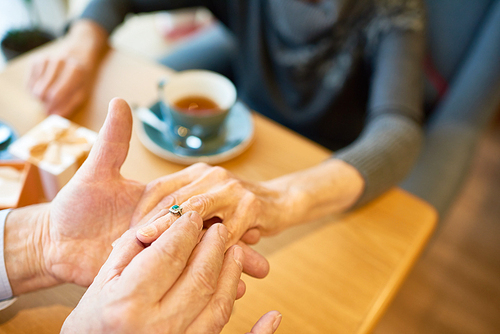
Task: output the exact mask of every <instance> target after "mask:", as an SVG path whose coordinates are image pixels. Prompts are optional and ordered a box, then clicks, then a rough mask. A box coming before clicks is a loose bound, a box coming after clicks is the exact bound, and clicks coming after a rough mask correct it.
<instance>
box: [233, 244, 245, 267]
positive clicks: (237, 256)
mask: <svg viewBox="0 0 500 334" xmlns="http://www.w3.org/2000/svg"><path fill="white" fill-rule="evenodd" d="M233 257H234V261H235V262H236V263H237V264H238V266H239V267H240V269H241V270H243V258H244V255H243V249H242V248H241V247H240V246H236V247H234V253H233Z"/></svg>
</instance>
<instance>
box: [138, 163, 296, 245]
mask: <svg viewBox="0 0 500 334" xmlns="http://www.w3.org/2000/svg"><path fill="white" fill-rule="evenodd" d="M270 185H271V183H250V182H246V181H243V180H241V179H239V178H237V177H236V176H234V175H233V174H232V173H230V172H228V171H227V170H225V169H223V168H221V167H210V166H208V165H206V164H203V163H198V164H195V165H193V166H191V167H188V168H186V169H185V170H183V171H180V172H178V173H175V174H171V175H168V176H165V177H163V178H160V179H158V180H156V181H154V182H153V183H151V184H149V185H148V186H147V188H146V190H145V192H144V194H143V196H142V198H141V202H140V203H139V205H138V207H137V209H136V212H135V213H134V218H133V220H134V219H135V220H138V219H139V218H141V217H142V223H146V222H148V221H149V224H147V225H146V226H144V227H142V228H141V229H140V230H139V231H138V232H137V237H138V239H139V240H140V241H142V242H144V243H150V242H152V241H154V240H155V239H156V238H157V237H158V236H159V235H160V234H161V233H162V232H163V231H165V230H166V229H167V228H168V227H169V226H170V225H171V224H172V223H173V222H174V220H175V219H176V218H177V217H176V215H174V214H168V215H166V213H168V209H169V208H170V207H171V206H173V205H180V206H181V207H182V209H183V210H184V211H191V210H192V211H196V212H198V213H200V215H201V216H202V217H203V219H204V220H205V222H206V225H210V224H211V223H213V222H215V221H222V222H223V223H224V225H226V227H227V228H228V231H229V244H228V245H233V244H236V243H237V241H238V240H240V238H242V237H243V235H245V237H244V238H243V240H244V241H245V242H247V243H250V244H253V243H255V242H257V241H258V239H259V237H260V235H261V234H262V235H270V234H274V233H277V232H279V231H281V230H282V229H284V228H285V227H287V226H288V225H289V224H290V223H291V222H293V221H295V219H296V218H294V217H296V215H295V212H296V211H297V210H295V208H294V207H293V206H292V204H293V203H294V202H295V201H294V200H292V197H293V196H294V195H296V194H294V192H293V190H291V189H287V188H283V187H281V188H280V187H276V186H274V187H271V186H270ZM162 193H163V194H169V195H168V196H166V197H163V198H162V196H161V194H162ZM155 204H156V205H155ZM148 212H149V213H148ZM143 216H144V217H143ZM159 216H163V217H164V218H163V219H157V218H158V217H159ZM247 231H248V233H247Z"/></svg>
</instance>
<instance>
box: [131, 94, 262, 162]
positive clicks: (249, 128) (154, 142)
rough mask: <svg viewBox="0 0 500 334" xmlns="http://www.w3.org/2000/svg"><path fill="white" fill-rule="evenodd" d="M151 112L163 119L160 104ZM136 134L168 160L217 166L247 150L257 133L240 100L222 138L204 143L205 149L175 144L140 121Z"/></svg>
mask: <svg viewBox="0 0 500 334" xmlns="http://www.w3.org/2000/svg"><path fill="white" fill-rule="evenodd" d="M150 110H151V111H152V112H153V113H154V114H156V116H157V117H158V118H160V119H163V117H162V114H161V111H160V103H159V102H157V103H155V104H154V105H152V106H151V107H150ZM137 129H138V131H137V134H138V136H139V140H140V141H141V143H142V144H143V145H144V146H145V147H146V148H147V149H148V150H149V151H151V152H152V153H154V154H156V155H157V156H159V157H161V158H164V159H166V160H169V161H172V162H175V163H178V164H183V165H191V164H193V163H196V162H206V163H209V164H218V163H221V162H224V161H227V160H230V159H232V158H234V157H236V156H238V155H240V154H241V153H243V151H245V150H246V149H247V148H248V147H249V146H250V144H251V142H252V139H253V134H254V127H253V119H252V114H251V112H250V109H249V108H248V107H247V106H246V105H245V104H244V103H243V102H241V101H238V102H236V104H235V105H234V106H233V107H232V108H231V110H230V111H229V115H228V116H227V118H226V122H225V124H224V125H223V128H222V129H221V135H220V136H219V137H217V138H214V139H212V140H210V141H208V142H205V143H203V147H202V149H199V150H195V149H190V148H187V147H182V146H180V145H179V144H176V143H174V142H173V141H172V140H171V139H170V136H167V135H165V134H164V133H163V132H161V131H159V130H157V129H156V128H153V127H151V126H149V125H148V124H146V123H144V122H142V121H139V123H138V126H137Z"/></svg>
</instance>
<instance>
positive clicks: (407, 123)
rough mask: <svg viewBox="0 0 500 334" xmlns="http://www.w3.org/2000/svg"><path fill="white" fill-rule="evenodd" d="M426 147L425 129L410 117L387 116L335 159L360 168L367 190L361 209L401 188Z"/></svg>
mask: <svg viewBox="0 0 500 334" xmlns="http://www.w3.org/2000/svg"><path fill="white" fill-rule="evenodd" d="M421 144H422V130H421V128H420V126H419V125H418V124H416V122H413V121H411V120H409V119H408V118H407V117H404V116H400V115H395V114H386V115H383V116H378V117H376V119H374V120H373V121H371V122H370V124H369V126H368V127H367V129H366V131H364V132H363V133H362V134H361V136H360V137H359V139H358V140H356V141H355V142H354V143H353V144H351V145H349V146H348V147H346V148H344V149H342V150H339V151H338V152H337V153H336V154H335V155H334V156H333V157H334V158H336V159H340V160H343V161H345V162H347V163H348V164H350V165H352V166H353V167H354V168H356V169H357V170H358V171H359V172H360V174H361V175H362V176H363V178H364V179H365V189H364V192H363V194H362V195H361V197H360V198H359V199H358V201H357V202H356V203H355V205H354V207H359V206H361V205H363V204H365V203H367V202H368V201H370V200H372V199H374V198H375V197H377V196H379V195H380V194H382V193H383V192H385V191H386V190H388V189H390V188H391V187H393V186H395V185H397V184H398V183H399V182H400V181H401V180H402V179H403V178H404V177H405V176H406V174H407V173H408V172H409V171H410V170H411V168H412V166H413V164H414V162H415V160H416V158H417V157H418V153H419V151H420V147H421Z"/></svg>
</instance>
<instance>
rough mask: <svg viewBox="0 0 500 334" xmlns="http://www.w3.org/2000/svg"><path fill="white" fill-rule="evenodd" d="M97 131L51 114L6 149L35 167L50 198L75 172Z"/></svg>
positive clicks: (85, 156)
mask: <svg viewBox="0 0 500 334" xmlns="http://www.w3.org/2000/svg"><path fill="white" fill-rule="evenodd" d="M96 139H97V133H95V132H94V131H91V130H89V129H86V128H83V127H80V126H78V125H76V124H74V123H72V122H70V121H68V120H67V119H65V118H62V117H60V116H56V115H51V116H49V117H47V118H46V119H45V120H44V121H43V122H41V123H40V124H38V125H37V126H35V127H34V128H33V129H31V130H30V131H29V132H28V133H26V134H25V135H24V136H22V137H21V138H19V139H18V140H17V141H15V142H14V143H13V144H12V145H11V146H10V147H9V152H10V153H11V154H12V155H13V156H15V157H17V158H19V159H23V160H25V161H28V162H30V163H32V164H33V165H35V166H37V167H38V170H39V174H40V179H41V181H42V185H43V190H44V193H45V197H46V198H47V199H48V200H52V199H53V198H54V197H55V196H56V195H57V192H58V191H59V190H61V188H62V187H64V185H65V184H66V183H68V181H69V180H70V179H71V177H72V176H73V175H74V174H75V173H76V171H77V169H78V168H79V167H80V166H81V165H82V163H83V162H84V161H85V159H86V158H87V156H88V153H89V152H90V148H91V147H92V144H93V143H94V142H95V141H96Z"/></svg>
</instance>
